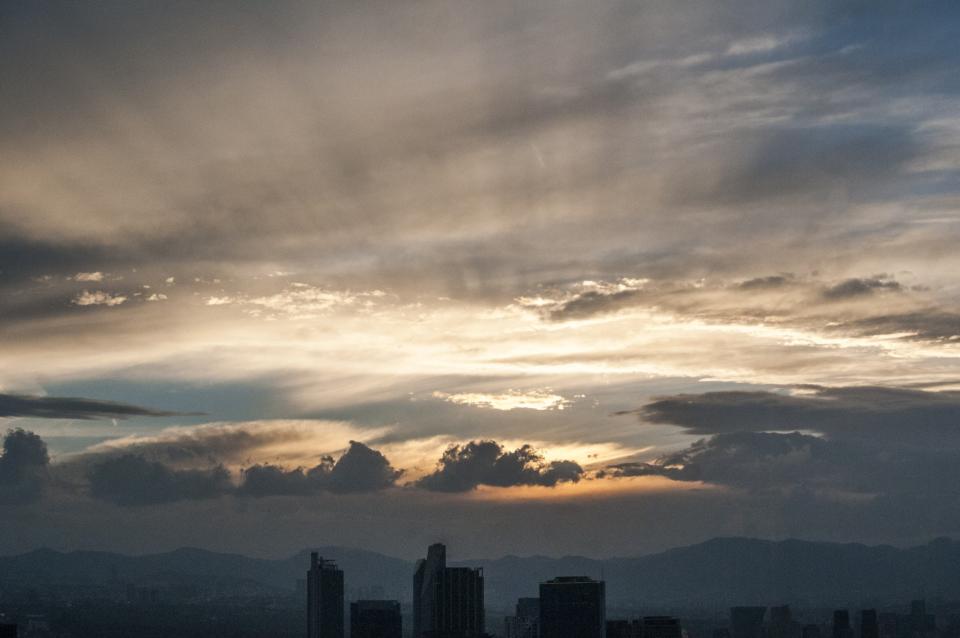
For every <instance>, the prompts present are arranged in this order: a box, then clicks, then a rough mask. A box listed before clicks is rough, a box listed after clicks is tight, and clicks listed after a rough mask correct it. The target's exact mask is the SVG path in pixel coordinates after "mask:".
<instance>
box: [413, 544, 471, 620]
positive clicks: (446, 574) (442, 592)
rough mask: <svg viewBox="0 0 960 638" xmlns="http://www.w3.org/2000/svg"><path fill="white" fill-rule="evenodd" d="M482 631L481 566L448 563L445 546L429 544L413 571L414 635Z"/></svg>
mask: <svg viewBox="0 0 960 638" xmlns="http://www.w3.org/2000/svg"><path fill="white" fill-rule="evenodd" d="M483 633H484V616H483V570H482V569H473V568H470V567H447V548H446V547H444V546H443V545H441V544H440V543H436V544H434V545H431V546H430V547H429V549H428V550H427V558H426V559H425V560H424V559H421V560H419V561H417V569H416V571H415V572H414V574H413V635H414V638H469V637H475V636H482V635H483Z"/></svg>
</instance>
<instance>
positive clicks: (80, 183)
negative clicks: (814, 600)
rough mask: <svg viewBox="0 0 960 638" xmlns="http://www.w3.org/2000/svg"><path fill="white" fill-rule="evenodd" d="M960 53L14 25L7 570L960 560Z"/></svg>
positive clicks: (470, 14) (2, 348)
mask: <svg viewBox="0 0 960 638" xmlns="http://www.w3.org/2000/svg"><path fill="white" fill-rule="evenodd" d="M958 25H960V5H958V4H956V3H952V2H917V3H902V2H885V1H877V2H853V1H851V2H834V1H827V0H812V1H804V2H787V1H780V0H765V1H762V2H760V1H757V2H752V1H747V0H744V1H741V2H723V1H715V0H709V1H708V0H703V1H686V0H669V1H666V0H665V1H662V2H608V1H606V0H596V1H590V2H572V1H567V0H543V1H540V0H533V1H530V2H523V3H510V2H499V1H493V2H474V3H456V2H453V3H451V2H434V1H429V0H427V1H423V2H415V3H411V2H387V1H382V0H374V1H371V2H346V1H339V0H334V1H331V2H322V3H313V2H292V1H287V0H281V1H277V2H269V3H261V2H252V1H246V0H237V1H235V2H219V1H214V2H205V3H190V2H179V1H173V2H159V3H158V2H145V1H140V0H135V1H125V2H113V1H106V2H96V3H60V2H5V3H0V91H2V96H3V97H2V102H0V420H2V421H3V423H2V426H3V428H2V429H3V430H4V431H5V432H6V433H5V435H4V436H5V438H4V446H3V453H2V456H0V520H2V524H0V555H2V556H8V555H14V554H20V553H24V552H29V551H31V550H37V549H40V548H51V549H54V550H60V551H73V550H102V551H110V552H118V553H124V554H133V555H139V554H148V553H156V552H166V551H170V550H175V549H177V548H180V547H184V546H189V547H196V548H202V549H204V550H210V551H217V552H236V553H241V554H245V555H247V556H251V557H260V558H270V559H286V558H288V557H290V556H292V555H294V554H296V553H297V552H300V551H301V550H304V549H305V548H309V547H315V546H321V545H322V546H338V547H349V548H359V549H364V550H372V551H376V552H381V553H384V554H388V555H390V556H393V557H397V558H399V559H404V560H408V561H409V560H412V559H414V558H417V557H421V556H422V555H423V554H424V549H425V548H426V547H427V546H428V545H430V544H432V543H436V542H445V543H448V544H449V546H450V547H455V548H456V555H457V557H458V560H467V559H471V558H476V559H481V558H490V559H494V558H499V557H501V556H505V555H509V554H516V555H522V556H529V555H534V554H539V555H548V556H554V557H559V556H564V555H568V554H574V555H579V556H585V557H588V558H595V559H600V558H612V557H624V556H627V557H637V556H641V555H644V554H649V553H654V552H660V551H663V550H667V549H670V548H673V547H678V546H682V545H692V544H695V543H700V542H703V541H707V540H709V539H711V538H714V537H724V536H746V537H753V538H759V539H771V540H780V539H787V538H799V539H805V540H810V541H833V542H844V543H846V542H856V543H866V544H870V545H876V544H891V545H894V546H897V547H908V546H915V545H924V544H926V543H928V542H929V541H931V540H932V539H934V538H937V537H950V536H953V537H957V536H958V535H960V494H958V491H957V487H956V486H957V484H958V481H960V286H958V283H957V278H956V273H957V272H958V268H960V251H958V250H957V248H956V247H957V242H958V239H960V214H958V202H960V199H958V195H960V180H958V171H960V111H958V107H957V97H958V92H960V74H958V73H957V66H958V64H960V49H958V47H957V41H958V36H960V33H958V30H960V28H958ZM301 567H302V570H305V569H307V565H306V564H305V563H304V564H302V565H301ZM298 569H299V567H298ZM302 570H301V571H302ZM404 573H406V572H404ZM589 575H590V576H591V577H596V576H598V575H597V574H594V573H591V574H589ZM348 577H349V575H348ZM405 577H406V576H405ZM748 602H749V601H748ZM784 602H789V601H784Z"/></svg>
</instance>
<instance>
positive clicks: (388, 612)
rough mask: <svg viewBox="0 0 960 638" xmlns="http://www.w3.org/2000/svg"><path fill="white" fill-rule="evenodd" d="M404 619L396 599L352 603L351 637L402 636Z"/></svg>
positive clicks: (383, 637) (399, 637)
mask: <svg viewBox="0 0 960 638" xmlns="http://www.w3.org/2000/svg"><path fill="white" fill-rule="evenodd" d="M402 637H403V621H402V620H401V617H400V603H399V602H398V601H396V600H358V601H356V602H353V603H350V638H402Z"/></svg>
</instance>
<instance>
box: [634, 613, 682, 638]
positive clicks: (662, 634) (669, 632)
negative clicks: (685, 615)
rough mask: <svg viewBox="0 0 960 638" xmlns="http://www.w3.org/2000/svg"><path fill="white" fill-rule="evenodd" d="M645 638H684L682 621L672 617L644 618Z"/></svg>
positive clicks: (643, 631)
mask: <svg viewBox="0 0 960 638" xmlns="http://www.w3.org/2000/svg"><path fill="white" fill-rule="evenodd" d="M642 634H643V638H682V636H683V629H682V628H681V627H680V620H679V619H677V618H673V617H672V616H644V617H643V630H642Z"/></svg>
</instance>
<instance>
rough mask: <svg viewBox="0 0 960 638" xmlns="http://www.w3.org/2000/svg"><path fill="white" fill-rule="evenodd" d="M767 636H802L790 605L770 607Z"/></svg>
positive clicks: (782, 637)
mask: <svg viewBox="0 0 960 638" xmlns="http://www.w3.org/2000/svg"><path fill="white" fill-rule="evenodd" d="M767 638H801V630H800V623H798V622H795V621H794V620H793V613H792V612H791V611H790V605H781V606H779V607H771V608H770V625H769V627H768V630H767ZM874 638H876V637H874Z"/></svg>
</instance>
